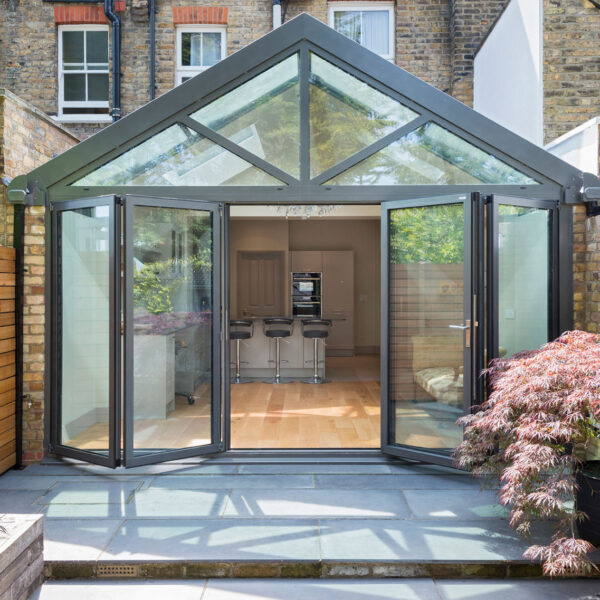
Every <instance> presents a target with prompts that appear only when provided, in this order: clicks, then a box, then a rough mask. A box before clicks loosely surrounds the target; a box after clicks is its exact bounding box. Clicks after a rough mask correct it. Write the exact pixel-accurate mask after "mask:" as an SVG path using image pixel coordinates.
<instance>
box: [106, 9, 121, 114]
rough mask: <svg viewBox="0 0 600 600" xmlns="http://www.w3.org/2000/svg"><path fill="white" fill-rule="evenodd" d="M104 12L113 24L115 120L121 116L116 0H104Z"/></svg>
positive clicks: (119, 22) (118, 21)
mask: <svg viewBox="0 0 600 600" xmlns="http://www.w3.org/2000/svg"><path fill="white" fill-rule="evenodd" d="M104 14H105V15H106V18H107V19H108V20H109V21H110V23H111V24H112V51H113V61H112V63H113V101H112V110H111V111H110V114H111V116H112V119H113V122H114V121H118V120H119V119H120V118H121V19H119V17H118V16H117V13H115V11H114V0H104Z"/></svg>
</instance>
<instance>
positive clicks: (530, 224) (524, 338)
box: [498, 205, 549, 356]
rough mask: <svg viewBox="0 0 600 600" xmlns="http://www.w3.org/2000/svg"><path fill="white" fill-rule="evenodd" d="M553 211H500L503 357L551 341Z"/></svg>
mask: <svg viewBox="0 0 600 600" xmlns="http://www.w3.org/2000/svg"><path fill="white" fill-rule="evenodd" d="M548 219H549V211H547V210H544V209H538V208H524V207H520V206H509V205H500V206H499V207H498V345H499V354H500V356H512V355H513V354H515V352H520V351H521V350H534V349H535V348H539V347H540V346H541V345H542V344H545V343H546V342H547V341H548V294H549V287H548V284H549V260H548V258H549V257H548V251H549V239H548V238H549V227H548Z"/></svg>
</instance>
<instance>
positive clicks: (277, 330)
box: [263, 317, 294, 383]
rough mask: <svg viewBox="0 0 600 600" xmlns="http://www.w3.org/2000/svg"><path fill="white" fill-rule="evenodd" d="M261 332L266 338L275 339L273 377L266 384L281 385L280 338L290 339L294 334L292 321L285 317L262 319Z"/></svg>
mask: <svg viewBox="0 0 600 600" xmlns="http://www.w3.org/2000/svg"><path fill="white" fill-rule="evenodd" d="M263 331H264V333H265V336H266V337H268V338H271V339H273V338H274V339H275V377H274V378H269V379H267V380H266V381H267V382H268V383H282V379H281V348H280V343H281V340H282V338H287V337H291V335H292V333H293V332H294V320H293V319H288V318H286V317H269V318H267V319H263Z"/></svg>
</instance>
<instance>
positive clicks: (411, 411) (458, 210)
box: [389, 204, 464, 451]
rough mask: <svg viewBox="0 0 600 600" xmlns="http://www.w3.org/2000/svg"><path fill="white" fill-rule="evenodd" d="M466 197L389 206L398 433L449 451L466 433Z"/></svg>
mask: <svg viewBox="0 0 600 600" xmlns="http://www.w3.org/2000/svg"><path fill="white" fill-rule="evenodd" d="M463 227H464V222H463V205H462V204H447V205H442V206H427V207H417V208H402V209H398V210H393V211H390V222H389V235H390V248H389V252H390V265H389V269H390V271H389V277H390V298H389V302H390V313H389V316H390V358H389V360H390V363H389V374H390V381H389V386H390V387H389V391H390V402H391V403H392V404H391V409H392V410H391V414H392V415H394V417H393V423H392V428H393V429H392V432H393V434H392V440H393V441H394V442H395V443H396V444H402V445H405V446H413V447H416V448H427V449H435V450H438V451H450V450H451V449H452V448H454V447H455V446H456V445H458V444H459V443H460V441H461V439H462V429H461V428H460V427H457V426H456V425H455V421H456V419H457V418H458V417H459V416H460V415H461V414H462V413H463V333H462V331H460V330H455V329H450V328H449V325H453V324H461V323H462V322H463V260H464V259H463V246H464V233H463Z"/></svg>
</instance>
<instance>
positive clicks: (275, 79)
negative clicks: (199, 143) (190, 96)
mask: <svg viewBox="0 0 600 600" xmlns="http://www.w3.org/2000/svg"><path fill="white" fill-rule="evenodd" d="M299 71H300V69H299V57H298V54H294V55H292V56H290V57H288V58H286V59H285V60H283V61H281V62H280V63H277V64H276V65H275V66H273V67H271V68H270V69H267V70H266V71H263V72H262V73H260V75H257V76H256V77H254V78H253V79H250V80H249V81H247V82H246V83H243V84H242V85H240V86H239V87H236V88H235V89H234V90H232V91H231V92H228V93H226V94H224V95H223V96H221V97H220V98H217V99H216V100H214V101H213V102H211V103H210V104H207V105H206V106H203V107H202V108H201V109H200V110H197V111H196V112H194V113H192V114H191V115H190V117H192V119H195V120H196V121H198V122H199V123H202V125H205V126H206V127H210V129H212V130H213V131H217V132H218V133H220V134H221V135H222V136H224V137H226V138H227V139H228V140H231V141H232V142H234V143H236V144H238V145H240V146H242V147H243V148H244V149H246V150H248V151H249V152H252V153H254V154H256V156H259V157H260V158H263V159H264V160H266V161H267V162H270V163H271V164H273V165H275V166H276V167H279V168H280V169H281V170H282V171H285V172H286V173H289V174H290V175H292V176H293V177H296V178H298V177H299V176H300V83H299Z"/></svg>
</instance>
